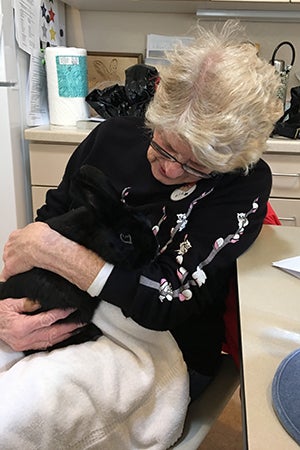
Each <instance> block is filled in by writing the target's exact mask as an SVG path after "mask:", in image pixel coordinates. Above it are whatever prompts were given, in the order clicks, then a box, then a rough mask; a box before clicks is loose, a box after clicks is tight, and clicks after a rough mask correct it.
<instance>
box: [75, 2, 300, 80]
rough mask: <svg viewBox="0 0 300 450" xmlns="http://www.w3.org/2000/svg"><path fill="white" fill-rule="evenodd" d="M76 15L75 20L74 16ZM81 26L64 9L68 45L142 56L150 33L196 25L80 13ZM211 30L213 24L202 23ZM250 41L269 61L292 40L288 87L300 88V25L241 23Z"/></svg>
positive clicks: (179, 19) (168, 16) (172, 18)
mask: <svg viewBox="0 0 300 450" xmlns="http://www.w3.org/2000/svg"><path fill="white" fill-rule="evenodd" d="M74 16H75V17H74ZM80 16H81V24H80V22H79V21H78V15H76V11H75V13H74V10H72V9H71V8H69V7H67V44H68V45H70V46H71V45H75V46H83V47H85V48H86V49H87V50H89V51H108V52H114V51H115V52H134V53H143V54H144V55H145V48H146V37H147V34H149V33H156V34H165V35H185V34H188V33H189V30H190V29H191V27H193V26H194V25H195V24H196V23H197V17H196V15H194V14H184V13H180V14H177V13H132V12H128V13H126V12H108V11H105V12H101V11H81V12H80ZM202 24H203V25H204V26H205V27H210V26H211V24H212V22H207V21H205V22H202ZM244 25H245V28H246V30H247V33H248V35H249V38H250V39H251V40H252V41H253V42H258V43H259V44H260V49H261V50H260V54H261V56H262V57H264V58H266V59H267V60H270V59H271V56H272V53H273V50H274V48H275V47H276V46H277V45H278V44H279V43H280V42H281V41H286V40H289V41H292V43H293V44H294V46H295V48H296V60H295V64H294V67H293V69H292V71H291V74H290V80H289V88H290V87H291V86H295V85H300V81H299V80H298V79H297V78H296V77H295V73H296V72H299V74H300V39H299V36H300V23H270V22H244ZM277 58H278V59H284V60H285V61H287V62H289V61H290V51H289V49H282V50H280V51H279V53H278V54H277Z"/></svg>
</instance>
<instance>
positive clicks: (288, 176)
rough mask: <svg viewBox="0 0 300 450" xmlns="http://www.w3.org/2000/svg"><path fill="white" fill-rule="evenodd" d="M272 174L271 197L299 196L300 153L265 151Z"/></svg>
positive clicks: (264, 157) (265, 157) (265, 158)
mask: <svg viewBox="0 0 300 450" xmlns="http://www.w3.org/2000/svg"><path fill="white" fill-rule="evenodd" d="M263 159H264V160H265V161H266V162H267V163H268V164H269V165H270V167H271V170H272V175H273V186H272V192H271V197H285V198H300V155H296V154H295V155H291V154H282V153H281V154H275V153H273V154H271V153H266V154H264V156H263Z"/></svg>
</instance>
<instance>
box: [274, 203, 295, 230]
mask: <svg viewBox="0 0 300 450" xmlns="http://www.w3.org/2000/svg"><path fill="white" fill-rule="evenodd" d="M270 203H271V205H272V207H273V208H274V210H275V211H276V214H277V215H278V217H279V220H280V222H281V224H282V225H286V226H294V227H300V200H296V199H291V198H270Z"/></svg>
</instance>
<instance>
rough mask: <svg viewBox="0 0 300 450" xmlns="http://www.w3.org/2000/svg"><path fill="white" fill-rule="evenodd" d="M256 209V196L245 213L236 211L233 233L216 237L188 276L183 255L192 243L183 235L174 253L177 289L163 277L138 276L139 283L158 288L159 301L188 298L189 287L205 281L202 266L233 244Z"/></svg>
mask: <svg viewBox="0 0 300 450" xmlns="http://www.w3.org/2000/svg"><path fill="white" fill-rule="evenodd" d="M200 198H203V195H202V196H200V197H198V198H197V199H195V200H194V201H193V202H192V203H191V205H190V206H189V209H188V212H187V213H186V214H182V215H181V217H180V220H178V221H177V225H176V226H175V228H173V229H172V230H171V239H170V240H169V241H168V243H167V244H166V245H165V246H164V250H165V249H166V248H167V246H168V245H169V244H170V242H172V239H173V237H174V235H175V234H176V233H177V231H180V227H181V226H182V224H183V221H184V222H185V225H184V227H183V229H184V228H185V226H186V224H187V220H188V217H189V215H190V213H191V211H192V209H193V207H194V205H195V204H196V203H197V201H198V200H199V199H200ZM257 209H258V198H256V199H255V200H254V201H253V202H252V207H251V209H250V210H249V211H247V212H246V213H244V212H239V213H237V215H236V219H237V229H236V230H235V231H234V232H233V233H230V234H228V235H227V236H226V237H225V238H223V237H218V238H217V239H216V240H215V241H214V243H213V246H212V250H211V251H210V253H209V254H208V256H207V257H206V258H205V259H204V260H203V261H201V262H200V263H199V264H198V265H197V267H196V269H195V270H194V272H193V273H192V276H191V277H190V274H189V272H188V271H187V270H186V269H185V267H184V265H183V262H184V256H185V255H186V254H187V253H188V251H189V250H190V249H191V248H192V244H191V242H190V241H189V240H188V235H187V234H186V235H185V236H184V239H183V241H182V242H180V244H179V249H178V250H176V253H177V255H176V262H177V264H178V265H179V267H178V269H177V272H176V273H177V278H178V280H179V282H180V287H179V288H178V289H173V288H172V284H171V283H170V282H169V281H168V280H167V279H166V278H163V279H162V280H161V282H160V283H157V282H155V281H154V280H150V279H149V278H147V277H145V276H142V277H141V278H140V283H141V284H143V285H145V286H148V287H151V288H154V289H158V291H159V299H160V301H161V302H163V301H165V300H167V301H171V300H174V299H175V298H178V299H179V300H180V301H185V300H190V299H191V298H192V295H193V294H192V290H191V287H192V286H195V285H197V286H199V287H201V286H202V285H203V284H205V282H206V279H207V275H206V273H205V271H204V270H203V268H204V267H205V266H207V265H208V264H210V263H211V262H212V261H213V259H214V258H215V257H216V256H217V254H218V253H219V252H220V251H221V250H223V249H224V248H225V247H226V246H227V245H228V244H235V243H237V242H238V241H239V240H240V238H241V236H242V235H243V233H244V230H245V228H246V227H247V226H248V224H249V219H248V217H249V216H250V215H251V214H254V213H255V212H256V211H257ZM183 216H184V217H183ZM189 277H190V279H188V278H189Z"/></svg>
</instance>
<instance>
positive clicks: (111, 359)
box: [0, 302, 189, 450]
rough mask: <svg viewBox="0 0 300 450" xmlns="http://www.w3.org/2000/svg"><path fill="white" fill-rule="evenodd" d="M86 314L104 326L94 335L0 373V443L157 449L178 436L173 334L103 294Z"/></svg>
mask: <svg viewBox="0 0 300 450" xmlns="http://www.w3.org/2000/svg"><path fill="white" fill-rule="evenodd" d="M93 321H94V323H95V324H96V325H97V326H99V328H101V330H102V331H103V334H104V336H102V337H101V338H99V339H98V340H97V341H95V342H87V343H84V344H81V345H77V346H69V347H66V348H64V349H60V350H55V351H53V352H50V353H47V352H41V353H36V354H34V355H31V356H28V357H26V358H23V359H21V360H20V361H18V362H16V363H15V364H14V365H13V366H12V367H11V368H10V369H9V370H6V371H3V372H2V373H0V448H1V450H15V449H19V448H20V449H22V450H33V449H34V450H38V449H41V450H52V449H53V450H60V449H78V450H84V449H99V450H112V449H113V450H119V449H120V450H141V449H151V450H164V449H167V448H168V447H170V446H171V445H172V444H174V442H176V440H177V439H178V438H179V437H180V435H181V433H182V429H183V424H184V419H185V415H186V410H187V406H188V402H189V393H188V375H187V370H186V366H185V363H184V361H183V358H182V354H181V352H180V350H179V348H178V346H177V344H176V342H175V340H174V338H173V337H172V335H171V334H170V333H169V332H157V331H152V330H147V329H145V328H143V327H141V326H139V325H137V324H136V323H135V322H134V321H133V320H131V319H126V318H125V317H124V315H123V314H122V312H121V311H120V309H119V308H117V307H115V306H113V305H110V304H108V303H106V302H101V304H100V306H99V308H98V310H97V312H96V314H95V317H94V320H93ZM0 357H1V352H0ZM0 366H1V361H0Z"/></svg>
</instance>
